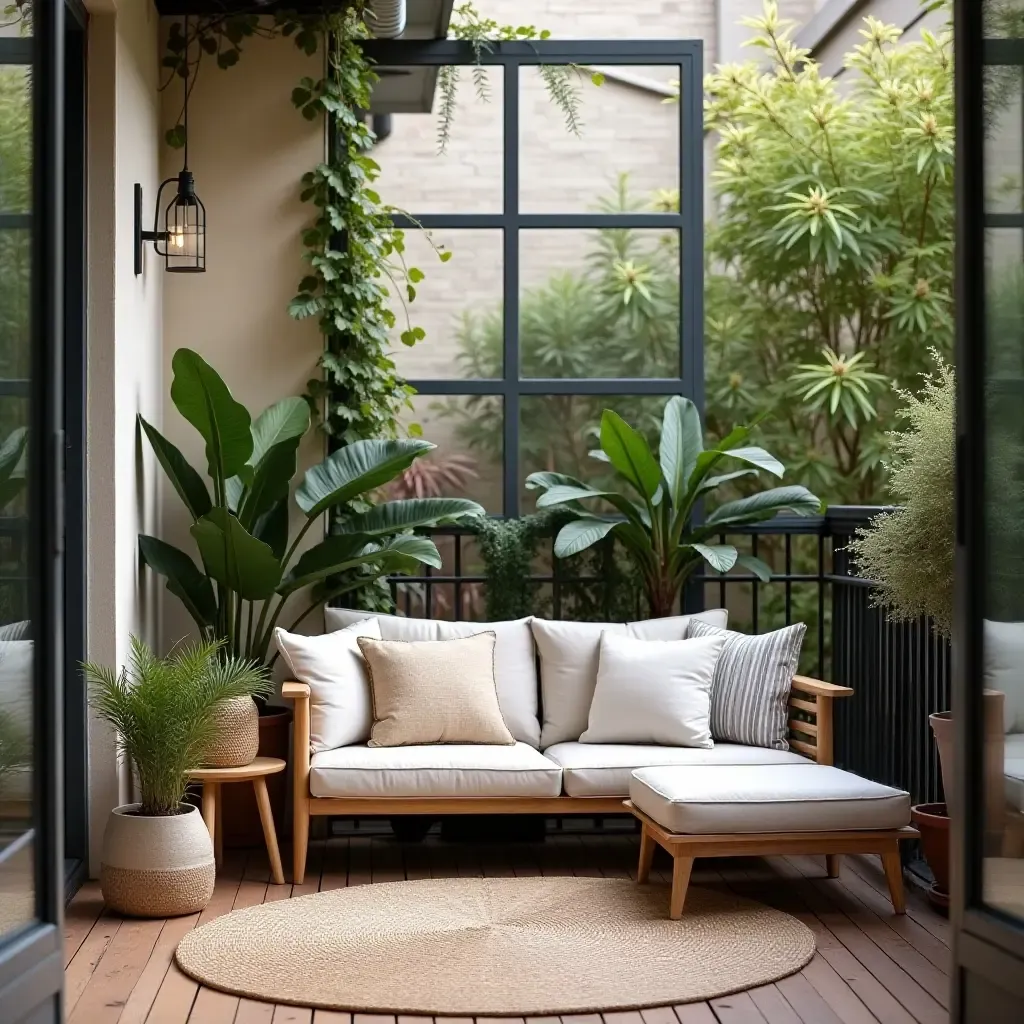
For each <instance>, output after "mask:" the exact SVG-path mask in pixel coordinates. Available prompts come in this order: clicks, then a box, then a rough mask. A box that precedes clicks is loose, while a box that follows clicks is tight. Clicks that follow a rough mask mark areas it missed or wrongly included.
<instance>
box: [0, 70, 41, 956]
mask: <svg viewBox="0 0 1024 1024" xmlns="http://www.w3.org/2000/svg"><path fill="white" fill-rule="evenodd" d="M30 84H31V79H30V75H29V69H28V68H25V67H17V66H12V65H6V66H0V896H2V902H0V942H2V941H3V939H4V938H5V937H6V936H8V935H10V934H12V933H13V932H15V931H17V930H18V929H20V928H21V927H22V926H23V925H25V924H27V923H29V922H30V921H31V920H32V919H33V917H34V916H35V893H34V871H33V860H34V852H33V839H32V836H33V831H32V826H33V808H32V744H33V728H32V723H33V685H34V676H33V648H32V639H31V629H30V624H29V622H28V614H29V610H28V600H27V579H26V576H27V573H28V518H27V514H26V513H27V505H26V479H25V473H26V466H25V457H24V450H25V443H26V438H27V435H26V429H27V427H28V419H29V408H28V401H27V393H28V388H27V377H28V375H29V364H30V358H29V356H30V346H31V336H30V333H29V331H30V320H29V302H30V291H31V287H30V272H31V264H30V244H31V237H30V232H29V223H28V218H27V216H26V215H27V214H28V213H29V212H30V209H31V159H32V136H31V116H32V103H31V95H30V92H29V89H30Z"/></svg>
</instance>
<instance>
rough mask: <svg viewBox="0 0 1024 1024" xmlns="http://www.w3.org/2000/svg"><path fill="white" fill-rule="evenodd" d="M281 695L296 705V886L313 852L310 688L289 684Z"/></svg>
mask: <svg viewBox="0 0 1024 1024" xmlns="http://www.w3.org/2000/svg"><path fill="white" fill-rule="evenodd" d="M281 695H282V696H283V697H285V698H286V699H287V700H290V701H291V702H292V705H293V708H294V711H293V715H292V725H293V731H292V882H293V883H294V884H295V885H302V883H303V881H304V880H305V878H306V853H307V851H308V849H309V762H310V757H309V687H308V686H307V685H306V684H305V683H285V684H284V686H283V687H282V689H281Z"/></svg>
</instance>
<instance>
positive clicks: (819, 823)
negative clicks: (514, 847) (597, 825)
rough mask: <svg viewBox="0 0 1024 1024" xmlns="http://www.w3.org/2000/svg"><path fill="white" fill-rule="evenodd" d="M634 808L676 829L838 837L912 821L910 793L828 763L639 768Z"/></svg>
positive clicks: (633, 785) (633, 782)
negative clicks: (834, 834)
mask: <svg viewBox="0 0 1024 1024" xmlns="http://www.w3.org/2000/svg"><path fill="white" fill-rule="evenodd" d="M629 797H630V799H631V800H632V801H633V805H634V806H635V807H637V808H638V809H639V810H641V811H643V812H644V814H646V815H647V816H648V817H649V818H652V819H653V820H654V821H656V822H657V823H658V824H659V825H661V826H662V827H663V828H665V829H667V830H668V831H670V832H677V833H684V834H697V835H729V834H734V833H742V832H835V831H843V830H847V829H896V828H902V827H903V826H904V825H909V824H910V796H909V794H907V793H904V792H902V791H901V790H898V789H891V788H890V787H889V786H882V785H880V784H879V783H877V782H869V781H868V780H867V779H862V778H860V777H859V776H857V775H853V774H851V773H850V772H844V771H841V770H840V769H839V768H832V767H830V766H829V765H823V764H776V765H771V766H762V765H716V766H715V767H713V768H708V767H698V766H693V767H680V766H673V767H662V768H638V769H637V770H636V771H635V772H633V777H632V778H631V779H630V783H629Z"/></svg>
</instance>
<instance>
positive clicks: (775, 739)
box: [686, 619, 807, 750]
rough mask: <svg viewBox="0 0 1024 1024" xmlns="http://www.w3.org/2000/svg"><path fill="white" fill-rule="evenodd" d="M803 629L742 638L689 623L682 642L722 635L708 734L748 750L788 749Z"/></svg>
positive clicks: (797, 625)
mask: <svg viewBox="0 0 1024 1024" xmlns="http://www.w3.org/2000/svg"><path fill="white" fill-rule="evenodd" d="M806 632H807V627H806V626H805V625H804V624H803V623H802V622H797V623H795V624H794V625H792V626H786V627H785V628H784V629H777V630H775V632H774V633H762V634H760V635H759V636H747V635H746V634H745V633H735V632H733V631H732V630H731V629H718V628H717V627H716V626H709V625H708V624H707V623H706V622H701V621H700V620H699V619H690V622H689V626H688V630H687V634H686V635H687V638H690V637H700V636H713V635H715V634H721V633H724V634H725V648H724V649H723V650H722V656H721V657H720V658H719V659H718V664H717V665H716V666H715V678H714V680H713V681H712V683H711V735H712V737H713V738H714V739H716V740H726V741H728V742H729V743H745V744H747V745H748V746H751V747H768V748H770V749H771V750H789V742H788V741H787V739H786V733H787V732H788V726H787V722H788V719H789V715H788V710H789V690H790V684H791V683H792V681H793V676H794V675H795V674H796V671H797V665H798V664H799V662H800V648H801V646H802V645H803V642H804V634H805V633H806Z"/></svg>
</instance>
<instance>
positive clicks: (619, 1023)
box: [601, 1010, 644, 1024]
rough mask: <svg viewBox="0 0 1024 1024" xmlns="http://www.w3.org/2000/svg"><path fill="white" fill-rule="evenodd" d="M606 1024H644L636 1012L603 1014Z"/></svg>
mask: <svg viewBox="0 0 1024 1024" xmlns="http://www.w3.org/2000/svg"><path fill="white" fill-rule="evenodd" d="M601 1016H602V1017H604V1024H644V1019H643V1017H641V1016H640V1014H639V1013H638V1012H637V1011H636V1010H628V1011H623V1012H616V1013H602V1014H601Z"/></svg>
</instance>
